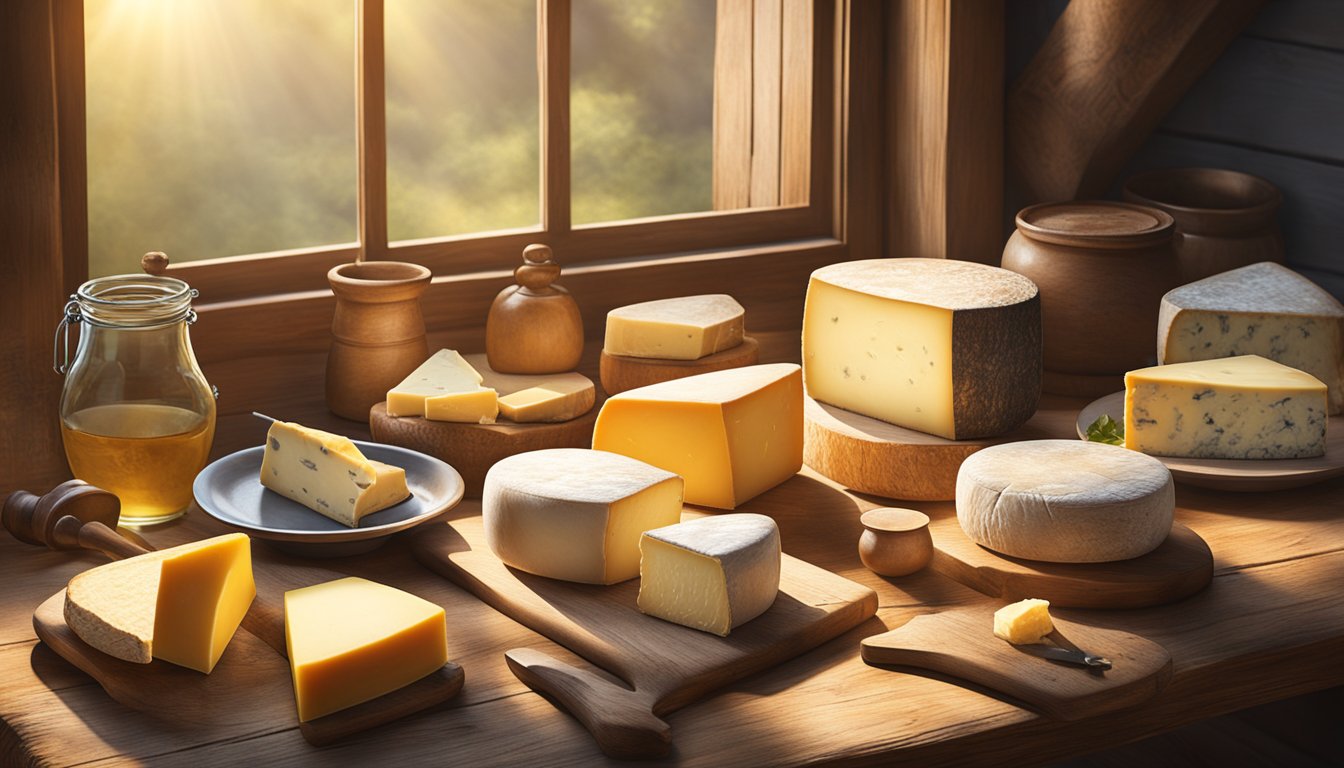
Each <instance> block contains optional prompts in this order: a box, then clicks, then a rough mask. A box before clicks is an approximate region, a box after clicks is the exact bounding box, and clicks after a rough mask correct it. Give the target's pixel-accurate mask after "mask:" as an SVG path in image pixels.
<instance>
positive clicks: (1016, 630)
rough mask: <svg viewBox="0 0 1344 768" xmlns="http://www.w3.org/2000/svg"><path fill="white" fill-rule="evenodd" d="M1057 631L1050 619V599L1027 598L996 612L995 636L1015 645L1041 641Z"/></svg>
mask: <svg viewBox="0 0 1344 768" xmlns="http://www.w3.org/2000/svg"><path fill="white" fill-rule="evenodd" d="M1053 631H1055V623H1054V622H1053V621H1052V620H1051V619H1050V601H1048V600H1038V599H1036V598H1034V597H1033V598H1027V599H1026V600H1019V601H1017V602H1016V603H1012V604H1011V605H1005V606H1003V607H1002V608H1000V609H999V610H997V611H995V612H994V636H995V637H999V638H1002V639H1004V640H1007V641H1008V642H1010V643H1012V644H1014V645H1022V644H1024V643H1039V642H1041V639H1042V638H1044V637H1045V636H1046V635H1048V634H1050V633H1051V632H1053Z"/></svg>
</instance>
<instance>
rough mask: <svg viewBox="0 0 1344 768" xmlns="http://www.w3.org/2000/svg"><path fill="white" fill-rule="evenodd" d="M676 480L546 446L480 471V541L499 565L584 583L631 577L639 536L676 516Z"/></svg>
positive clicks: (622, 461)
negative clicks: (482, 527) (482, 539)
mask: <svg viewBox="0 0 1344 768" xmlns="http://www.w3.org/2000/svg"><path fill="white" fill-rule="evenodd" d="M681 493H682V481H681V478H680V477H677V476H676V475H675V474H673V473H671V472H667V471H665V470H661V469H658V468H657V467H653V466H649V465H648V464H645V463H644V462H642V461H636V460H635V459H631V458H629V457H626V456H620V455H617V454H614V453H608V452H606V451H590V450H586V449H583V448H550V449H546V450H541V451H531V452H529V453H520V454H517V455H514V456H510V457H508V458H506V459H502V460H501V461H499V462H497V463H496V464H495V465H494V466H493V467H491V468H490V471H489V472H487V473H486V475H485V486H484V490H483V491H482V494H481V516H482V518H483V520H484V525H485V541H486V543H487V544H488V545H489V546H490V549H491V550H492V551H494V553H495V555H496V556H498V557H499V559H500V560H502V561H504V563H505V564H507V565H511V566H513V567H514V568H517V569H519V570H522V571H527V572H528V573H535V574H537V575H538V576H547V577H549V578H552V579H563V580H565V581H576V582H580V583H584V584H615V583H617V582H620V581H626V580H627V579H633V578H634V577H636V576H638V575H639V537H640V534H642V533H643V532H644V531H647V530H649V529H650V528H658V527H661V526H664V525H671V524H673V523H675V522H677V521H678V520H680V519H681Z"/></svg>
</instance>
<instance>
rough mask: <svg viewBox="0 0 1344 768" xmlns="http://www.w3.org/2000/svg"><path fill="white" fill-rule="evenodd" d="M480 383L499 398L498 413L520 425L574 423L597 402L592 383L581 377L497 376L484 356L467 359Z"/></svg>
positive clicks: (565, 375) (554, 374) (557, 375)
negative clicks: (478, 376) (479, 376)
mask: <svg viewBox="0 0 1344 768" xmlns="http://www.w3.org/2000/svg"><path fill="white" fill-rule="evenodd" d="M465 359H466V361H467V363H469V364H470V365H471V367H472V368H474V369H475V370H476V371H477V372H478V373H479V374H480V375H481V383H482V384H483V385H484V386H486V387H489V388H490V389H493V390H495V392H496V393H498V395H499V412H500V414H502V415H503V416H504V418H506V419H508V420H509V421H512V422H515V423H519V424H530V423H534V422H557V421H569V420H570V419H577V418H578V417H580V416H582V415H583V414H585V413H587V412H588V411H590V410H592V408H593V403H594V402H595V401H596V398H597V390H596V387H594V386H593V380H592V379H590V378H588V377H587V376H584V375H583V374H581V373H547V374H539V375H526V374H517V373H499V372H498V371H495V370H493V369H491V368H490V361H489V359H488V358H487V357H486V355H485V354H478V355H467V356H466V358H465Z"/></svg>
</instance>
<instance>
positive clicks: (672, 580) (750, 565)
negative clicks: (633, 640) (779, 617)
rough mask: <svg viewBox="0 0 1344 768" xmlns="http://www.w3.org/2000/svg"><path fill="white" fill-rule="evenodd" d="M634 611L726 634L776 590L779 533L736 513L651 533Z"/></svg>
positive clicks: (761, 518) (643, 546)
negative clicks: (636, 606)
mask: <svg viewBox="0 0 1344 768" xmlns="http://www.w3.org/2000/svg"><path fill="white" fill-rule="evenodd" d="M640 551H641V553H642V558H641V560H640V566H639V598H638V605H639V610H641V611H643V612H644V613H647V614H649V615H650V616H657V617H658V618H660V619H665V620H667V621H671V622H674V623H676V624H681V625H683V626H687V627H690V628H692V629H698V630H701V631H702V632H709V633H711V634H715V635H719V636H720V637H727V636H728V633H729V632H731V631H732V630H733V629H734V628H735V627H738V626H741V625H742V624H744V623H746V622H748V621H751V620H752V619H754V618H756V617H757V616H760V615H761V614H762V613H765V612H766V611H767V610H769V609H770V606H771V605H774V602H775V596H776V595H777V594H778V593H779V570H780V558H781V556H780V549H779V528H778V527H777V526H776V525H775V521H774V520H771V519H770V518H768V517H766V516H765V515H755V514H734V515H718V516H715V517H704V518H699V519H697V520H689V521H687V522H684V523H679V524H677V525H672V526H668V527H666V528H655V529H654V530H651V531H648V532H646V533H645V534H644V536H643V538H642V539H640Z"/></svg>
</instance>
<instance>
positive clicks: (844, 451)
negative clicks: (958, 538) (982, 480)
mask: <svg viewBox="0 0 1344 768" xmlns="http://www.w3.org/2000/svg"><path fill="white" fill-rule="evenodd" d="M1050 437H1055V435H1053V434H1051V433H1050V432H1048V431H1047V430H1044V429H1041V428H1039V427H1035V426H1032V425H1031V424H1027V425H1024V426H1022V427H1019V428H1017V429H1016V430H1013V431H1012V432H1010V433H1008V434H1006V435H999V436H998V437H992V438H985V439H982V440H948V439H946V438H942V437H938V436H937V435H930V434H927V433H925V432H917V431H915V430H913V429H905V428H904V427H898V426H896V425H895V424H888V423H887V422H885V421H881V420H879V419H874V418H870V417H868V416H863V415H861V414H857V413H853V412H851V411H846V410H845V409H843V408H837V407H836V406H833V405H827V404H825V403H819V402H817V401H816V400H813V399H812V398H810V397H807V396H804V397H803V463H804V464H806V465H808V466H809V467H811V468H813V469H815V470H816V471H818V472H820V473H821V474H823V475H825V476H826V477H829V478H830V479H832V480H834V481H835V482H837V483H840V484H842V485H844V486H845V487H847V488H852V489H853V490H856V491H859V492H861V493H871V494H874V495H876V496H885V497H887V498H889V499H909V500H914V501H950V500H951V499H953V498H955V497H956V495H957V492H956V489H957V470H959V469H961V463H962V462H963V461H965V460H966V459H967V457H969V456H970V455H971V454H973V453H975V452H976V451H979V450H982V449H984V448H988V447H989V446H991V445H998V444H999V443H1012V442H1017V441H1020V440H1043V439H1046V438H1050Z"/></svg>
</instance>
